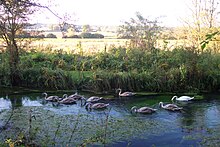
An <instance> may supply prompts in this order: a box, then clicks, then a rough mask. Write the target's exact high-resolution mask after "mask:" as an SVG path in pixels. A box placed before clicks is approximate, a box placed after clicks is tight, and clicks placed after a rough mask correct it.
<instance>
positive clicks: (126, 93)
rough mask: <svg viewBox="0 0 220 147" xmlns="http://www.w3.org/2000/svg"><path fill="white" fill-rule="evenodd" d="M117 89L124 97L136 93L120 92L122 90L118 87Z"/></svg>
mask: <svg viewBox="0 0 220 147" xmlns="http://www.w3.org/2000/svg"><path fill="white" fill-rule="evenodd" d="M117 90H119V93H118V95H119V96H124V97H126V96H133V95H135V94H136V93H133V92H128V91H127V92H123V93H121V92H122V90H121V88H118V89H117Z"/></svg>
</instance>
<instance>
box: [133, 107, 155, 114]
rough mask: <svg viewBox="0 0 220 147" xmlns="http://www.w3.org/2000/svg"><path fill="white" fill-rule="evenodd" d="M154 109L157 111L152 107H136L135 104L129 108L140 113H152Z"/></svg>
mask: <svg viewBox="0 0 220 147" xmlns="http://www.w3.org/2000/svg"><path fill="white" fill-rule="evenodd" d="M156 111H157V109H153V108H150V107H141V108H139V109H137V107H136V106H133V107H132V108H131V113H132V112H136V113H142V114H151V113H154V112H156Z"/></svg>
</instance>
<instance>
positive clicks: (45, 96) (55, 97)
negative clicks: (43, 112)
mask: <svg viewBox="0 0 220 147" xmlns="http://www.w3.org/2000/svg"><path fill="white" fill-rule="evenodd" d="M43 96H44V99H45V100H46V101H51V102H56V101H57V100H58V99H59V97H58V96H48V97H47V93H46V92H44V93H43Z"/></svg>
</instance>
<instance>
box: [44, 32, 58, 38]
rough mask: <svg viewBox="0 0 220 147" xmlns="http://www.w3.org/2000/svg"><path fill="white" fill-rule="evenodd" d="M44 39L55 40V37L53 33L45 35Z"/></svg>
mask: <svg viewBox="0 0 220 147" xmlns="http://www.w3.org/2000/svg"><path fill="white" fill-rule="evenodd" d="M46 38H57V36H56V35H54V34H53V33H49V34H47V35H46Z"/></svg>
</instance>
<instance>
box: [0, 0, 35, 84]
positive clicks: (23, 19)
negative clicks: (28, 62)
mask: <svg viewBox="0 0 220 147" xmlns="http://www.w3.org/2000/svg"><path fill="white" fill-rule="evenodd" d="M35 5H36V3H34V2H33V1H31V0H1V1H0V13H1V15H0V36H1V37H2V38H3V40H4V41H5V42H6V44H7V48H6V50H7V52H8V54H9V67H10V79H11V84H12V85H14V86H17V85H18V84H19V79H20V78H19V69H18V64H19V47H18V45H17V38H16V35H17V34H18V33H19V31H21V30H22V29H23V28H24V27H25V26H26V24H27V22H28V16H29V15H31V14H33V13H34V11H35V10H34V9H33V6H35Z"/></svg>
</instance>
